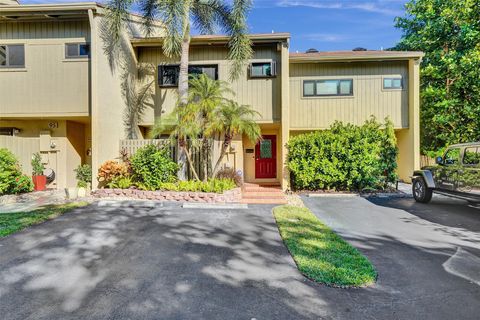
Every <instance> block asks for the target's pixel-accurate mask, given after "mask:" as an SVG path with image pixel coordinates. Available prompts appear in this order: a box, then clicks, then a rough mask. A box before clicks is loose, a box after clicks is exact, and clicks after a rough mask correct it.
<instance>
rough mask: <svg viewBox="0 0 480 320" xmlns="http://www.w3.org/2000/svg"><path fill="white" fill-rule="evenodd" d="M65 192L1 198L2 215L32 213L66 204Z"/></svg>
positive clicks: (39, 192)
mask: <svg viewBox="0 0 480 320" xmlns="http://www.w3.org/2000/svg"><path fill="white" fill-rule="evenodd" d="M65 201H66V200H65V191H63V190H49V191H38V192H29V193H24V194H20V195H4V196H0V214H1V213H13V212H23V211H25V212H26V211H32V210H35V209H38V208H39V207H42V206H45V205H50V204H58V203H64V202H65Z"/></svg>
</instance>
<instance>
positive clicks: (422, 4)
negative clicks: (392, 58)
mask: <svg viewBox="0 0 480 320" xmlns="http://www.w3.org/2000/svg"><path fill="white" fill-rule="evenodd" d="M396 27H398V28H400V29H402V30H403V36H402V39H401V40H400V42H399V43H398V45H397V46H396V48H395V49H397V50H418V51H423V52H425V57H424V59H423V62H422V69H421V114H420V116H421V131H422V133H421V137H422V151H423V152H424V153H427V154H428V153H429V152H435V151H438V150H441V149H442V148H443V147H445V146H446V145H448V144H452V143H457V142H469V141H475V140H480V4H479V2H478V0H411V1H410V2H409V3H407V4H406V15H405V16H404V17H397V18H396Z"/></svg>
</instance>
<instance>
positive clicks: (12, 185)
mask: <svg viewBox="0 0 480 320" xmlns="http://www.w3.org/2000/svg"><path fill="white" fill-rule="evenodd" d="M32 190H33V182H32V179H31V178H30V177H28V176H27V175H24V174H22V171H21V167H20V165H19V164H18V161H17V159H16V158H15V156H14V155H13V153H11V152H10V151H9V150H7V149H1V148H0V195H3V194H17V193H24V192H31V191H32Z"/></svg>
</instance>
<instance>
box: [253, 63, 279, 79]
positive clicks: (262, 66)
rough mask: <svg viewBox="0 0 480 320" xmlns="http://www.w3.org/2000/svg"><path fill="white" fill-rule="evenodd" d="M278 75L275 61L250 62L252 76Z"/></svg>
mask: <svg viewBox="0 0 480 320" xmlns="http://www.w3.org/2000/svg"><path fill="white" fill-rule="evenodd" d="M276 75H277V67H276V63H275V61H271V62H252V63H251V64H250V77H251V78H265V77H274V76H276Z"/></svg>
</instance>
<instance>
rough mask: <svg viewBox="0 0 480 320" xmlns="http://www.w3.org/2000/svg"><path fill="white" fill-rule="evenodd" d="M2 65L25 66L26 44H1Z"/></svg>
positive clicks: (0, 56)
mask: <svg viewBox="0 0 480 320" xmlns="http://www.w3.org/2000/svg"><path fill="white" fill-rule="evenodd" d="M0 66H2V67H23V66H25V46H24V45H23V44H9V45H2V46H0Z"/></svg>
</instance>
